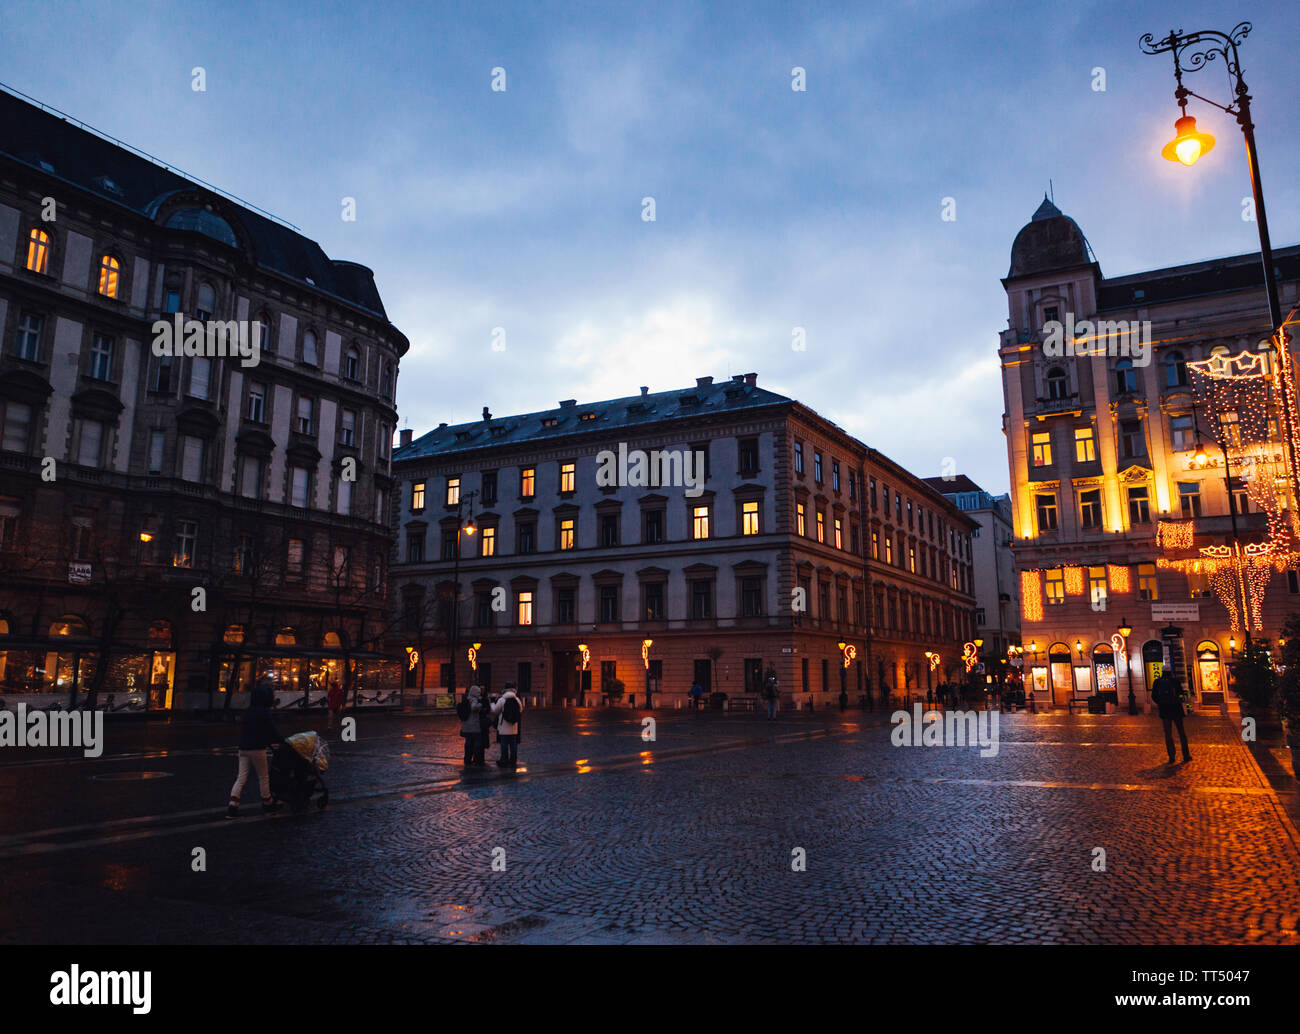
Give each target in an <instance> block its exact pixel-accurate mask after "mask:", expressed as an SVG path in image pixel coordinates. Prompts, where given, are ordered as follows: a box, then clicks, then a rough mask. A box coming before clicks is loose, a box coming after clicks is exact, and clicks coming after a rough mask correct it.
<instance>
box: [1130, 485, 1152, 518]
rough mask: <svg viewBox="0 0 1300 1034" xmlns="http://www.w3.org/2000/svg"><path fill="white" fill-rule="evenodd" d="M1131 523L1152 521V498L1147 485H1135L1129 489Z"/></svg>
mask: <svg viewBox="0 0 1300 1034" xmlns="http://www.w3.org/2000/svg"><path fill="white" fill-rule="evenodd" d="M1128 522H1129V524H1150V523H1151V500H1150V498H1149V497H1148V492H1147V487H1146V486H1145V485H1134V486H1132V487H1130V488H1129V490H1128Z"/></svg>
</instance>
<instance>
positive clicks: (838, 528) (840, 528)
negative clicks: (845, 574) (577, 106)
mask: <svg viewBox="0 0 1300 1034" xmlns="http://www.w3.org/2000/svg"><path fill="white" fill-rule="evenodd" d="M835 548H836V549H843V548H844V522H843V521H842V520H841V519H840V518H839V517H836V518H835ZM912 552H913V554H915V553H916V550H913V551H912ZM912 570H916V564H915V562H913V564H912Z"/></svg>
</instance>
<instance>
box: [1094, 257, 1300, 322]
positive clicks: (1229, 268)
mask: <svg viewBox="0 0 1300 1034" xmlns="http://www.w3.org/2000/svg"><path fill="white" fill-rule="evenodd" d="M1273 268H1274V270H1275V271H1276V274H1277V278H1278V280H1279V281H1287V280H1300V245H1295V244H1293V245H1290V246H1289V247H1285V248H1276V249H1274V251H1273ZM1263 286H1264V267H1263V264H1262V263H1261V262H1260V257H1259V252H1257V251H1256V252H1248V253H1247V254H1245V255H1231V256H1229V257H1227V258H1216V259H1209V260H1206V261H1204V262H1189V263H1186V264H1184V265H1181V266H1168V267H1166V268H1164V269H1151V270H1147V271H1145V272H1142V273H1132V274H1130V275H1128V276H1117V277H1111V278H1109V279H1106V280H1102V281H1101V282H1100V283H1098V284H1097V309H1098V311H1105V310H1107V309H1125V308H1128V309H1131V308H1133V306H1134V305H1150V304H1152V303H1153V302H1170V301H1176V300H1178V299H1182V298H1195V297H1198V296H1202V295H1208V294H1218V293H1221V292H1225V291H1249V290H1251V289H1254V288H1260V289H1262V288H1263ZM1259 303H1260V307H1261V308H1263V307H1264V306H1265V304H1266V302H1265V299H1264V296H1263V294H1261V295H1260V296H1259Z"/></svg>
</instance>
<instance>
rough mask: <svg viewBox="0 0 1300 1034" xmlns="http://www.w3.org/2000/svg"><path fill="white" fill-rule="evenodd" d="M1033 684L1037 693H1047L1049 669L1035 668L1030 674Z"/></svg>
mask: <svg viewBox="0 0 1300 1034" xmlns="http://www.w3.org/2000/svg"><path fill="white" fill-rule="evenodd" d="M1030 679H1031V683H1032V686H1033V690H1034V692H1035V693H1046V692H1047V669H1046V668H1034V669H1033V671H1032V672H1031V674H1030Z"/></svg>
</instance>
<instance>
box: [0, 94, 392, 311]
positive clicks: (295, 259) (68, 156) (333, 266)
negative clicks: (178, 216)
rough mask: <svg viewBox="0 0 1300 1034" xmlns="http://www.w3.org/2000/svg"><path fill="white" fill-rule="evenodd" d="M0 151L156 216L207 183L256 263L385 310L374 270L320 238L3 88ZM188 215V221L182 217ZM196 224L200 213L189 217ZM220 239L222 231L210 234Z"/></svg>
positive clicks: (357, 303)
mask: <svg viewBox="0 0 1300 1034" xmlns="http://www.w3.org/2000/svg"><path fill="white" fill-rule="evenodd" d="M0 154H3V155H5V156H7V157H9V158H10V159H12V160H13V161H15V162H19V163H21V164H23V165H27V166H29V167H31V168H33V169H38V170H41V171H42V172H43V173H44V174H46V175H52V176H54V177H57V178H58V179H61V180H64V181H65V182H67V183H70V184H72V185H73V186H75V187H77V188H78V189H80V190H84V191H87V192H88V193H91V194H95V195H98V196H99V197H101V198H103V199H104V200H106V201H108V202H111V203H114V204H118V205H122V206H124V207H126V208H129V209H131V210H132V211H134V212H136V213H137V214H139V215H140V216H143V217H144V218H146V219H154V218H155V217H156V215H157V213H158V210H159V208H161V207H162V206H163V205H164V204H165V203H166V202H167V200H168V199H169V198H170V197H171V196H172V195H174V194H176V193H177V192H178V191H193V190H202V191H205V192H207V193H208V194H209V196H211V197H212V198H213V199H214V200H215V199H218V198H219V199H220V201H219V202H218V213H219V215H220V216H221V217H222V218H226V219H227V221H229V218H228V217H230V216H232V215H233V216H234V217H235V219H236V220H237V221H238V223H239V224H240V225H239V227H237V228H236V229H239V228H242V229H243V230H244V231H245V232H246V233H247V236H248V238H249V240H250V242H251V244H252V251H253V254H254V256H255V258H256V260H257V264H258V265H259V266H262V267H263V268H265V269H268V270H271V271H273V272H275V273H279V274H281V275H283V276H287V277H290V278H291V279H294V280H299V281H302V282H304V283H305V282H307V281H311V284H310V286H312V287H314V288H316V289H317V290H320V291H323V292H325V293H327V294H332V295H335V296H336V297H338V298H340V299H341V300H343V301H345V302H348V303H350V304H352V305H355V306H357V307H359V308H362V309H365V310H367V311H368V312H371V313H374V314H376V315H379V316H384V317H385V318H387V317H386V314H385V312H384V305H383V302H382V301H381V300H380V298H379V291H378V289H377V288H376V287H375V281H374V274H373V273H371V271H370V270H369V269H366V268H365V267H364V266H360V265H357V264H356V263H354V262H336V261H333V260H331V259H330V258H329V256H328V255H326V254H325V252H324V251H323V250H322V249H321V247H320V245H319V244H317V243H316V242H315V241H313V240H310V239H308V238H307V237H305V236H303V235H302V234H301V233H298V232H297V231H296V230H294V229H292V228H290V227H288V226H284V225H282V224H280V223H277V222H275V221H274V220H273V219H269V218H267V217H266V216H265V215H261V214H259V213H258V212H255V211H253V210H252V209H251V208H248V207H246V206H243V205H239V204H237V203H235V202H233V201H231V200H230V199H228V198H226V197H224V196H222V195H219V194H215V193H212V192H211V191H210V190H209V188H207V187H205V186H204V185H203V184H201V183H197V182H195V181H193V180H190V179H187V178H186V177H185V176H182V175H180V174H178V173H177V172H174V171H172V170H170V169H166V168H163V167H162V166H161V165H158V164H156V163H155V162H153V161H150V160H149V159H148V158H145V157H143V156H142V155H139V154H136V153H134V152H132V151H130V150H127V149H126V148H125V147H121V146H118V145H117V144H115V143H113V142H112V141H110V140H106V139H105V138H103V137H101V136H98V135H97V134H95V133H93V132H90V131H89V130H87V129H83V128H82V127H80V126H78V125H76V124H74V123H72V122H69V121H68V120H66V119H63V118H60V117H59V116H58V115H55V114H52V113H50V112H48V111H45V110H43V109H41V108H39V107H37V106H36V105H34V104H29V103H28V102H27V101H25V100H23V99H21V98H19V97H15V96H13V95H12V94H10V93H7V92H6V91H4V90H0ZM181 221H182V222H184V220H181ZM190 222H192V223H195V224H196V225H195V228H196V229H199V230H200V232H206V231H203V230H202V228H200V227H198V226H197V220H195V219H191V220H190ZM208 236H210V237H211V238H212V239H213V240H221V235H220V234H219V233H217V234H213V233H208Z"/></svg>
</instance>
